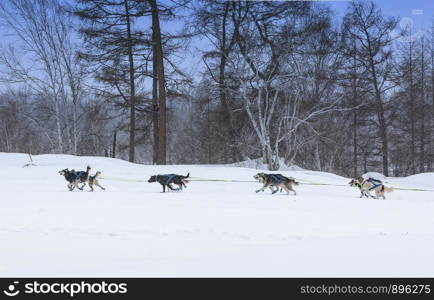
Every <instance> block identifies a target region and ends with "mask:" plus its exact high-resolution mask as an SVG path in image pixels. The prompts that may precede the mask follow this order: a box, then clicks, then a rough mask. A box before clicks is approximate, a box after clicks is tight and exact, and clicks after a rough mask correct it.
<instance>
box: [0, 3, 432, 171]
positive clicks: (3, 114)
mask: <svg viewBox="0 0 434 300" xmlns="http://www.w3.org/2000/svg"><path fill="white" fill-rule="evenodd" d="M0 15H1V19H2V22H1V24H0V26H2V30H3V31H4V32H6V33H7V36H8V38H7V39H5V41H4V42H2V44H1V49H0V82H1V83H2V86H3V87H4V88H3V89H2V90H1V91H0V130H1V132H0V151H4V152H26V153H32V154H39V153H68V154H75V155H105V156H111V157H117V158H121V159H128V160H129V161H131V162H138V163H154V164H166V163H168V164H228V163H236V162H240V161H244V160H255V161H257V162H258V163H261V164H265V165H266V166H267V167H268V168H269V169H270V170H278V169H279V168H281V167H283V166H292V165H297V166H300V167H303V168H306V169H312V170H320V171H327V172H334V173H338V174H342V175H345V176H353V175H359V174H360V173H364V172H368V171H378V172H381V173H383V174H385V175H386V176H391V175H394V176H404V175H409V174H415V173H419V172H428V171H433V170H434V92H433V89H434V38H433V37H434V30H433V28H434V25H431V26H427V28H422V30H420V29H417V28H413V27H412V26H411V24H410V25H409V26H406V25H405V24H402V22H401V23H400V20H399V19H398V18H395V17H391V16H387V15H386V14H385V13H384V12H382V11H381V10H380V8H379V7H378V6H377V5H376V3H375V2H368V1H353V2H349V3H348V7H347V9H346V13H345V15H344V17H343V18H342V19H338V18H336V17H334V12H333V10H332V8H331V7H330V6H329V5H328V4H327V3H323V2H321V3H320V2H308V1H300V2H296V1H282V2H279V1H263V2H261V1H223V0H216V1H214V0H177V1H175V0H164V1H157V0H74V1H48V0H6V1H2V2H1V3H0ZM433 24H434V22H433ZM198 59H200V61H201V63H200V66H198V67H197V68H195V71H194V72H192V71H191V69H192V68H191V66H190V64H191V63H194V62H197V61H198ZM193 69H194V68H193Z"/></svg>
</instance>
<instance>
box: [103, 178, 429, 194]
mask: <svg viewBox="0 0 434 300" xmlns="http://www.w3.org/2000/svg"><path fill="white" fill-rule="evenodd" d="M101 179H104V180H111V181H123V182H148V181H147V180H145V179H127V178H119V177H107V176H101ZM188 180H189V181H199V182H200V181H202V182H207V181H209V182H250V183H259V182H258V181H256V180H236V179H212V178H201V177H190V178H189V179H188ZM298 182H299V183H300V184H302V185H325V186H345V187H350V186H348V185H346V184H331V183H318V182H312V181H309V180H298ZM392 188H393V189H394V190H402V191H414V192H434V190H429V189H419V188H400V187H392Z"/></svg>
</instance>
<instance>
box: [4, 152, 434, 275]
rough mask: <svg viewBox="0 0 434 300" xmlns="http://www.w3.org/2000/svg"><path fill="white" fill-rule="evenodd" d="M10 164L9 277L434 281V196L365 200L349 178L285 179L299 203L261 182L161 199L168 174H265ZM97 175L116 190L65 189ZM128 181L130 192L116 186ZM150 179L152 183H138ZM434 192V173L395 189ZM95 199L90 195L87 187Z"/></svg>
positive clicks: (213, 185)
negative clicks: (64, 172)
mask: <svg viewBox="0 0 434 300" xmlns="http://www.w3.org/2000/svg"><path fill="white" fill-rule="evenodd" d="M34 160H35V163H36V165H37V166H31V167H26V168H23V165H24V164H26V163H27V162H28V157H27V155H24V154H6V153H0V167H1V170H2V172H3V176H1V178H0V276H2V277H6V276H7V277H33V276H47V277H51V276H80V277H81V276H83V277H86V276H87V277H89V276H101V277H119V276H152V277H155V276H206V277H215V276H249V277H250V276H254V277H264V276H297V277H301V276H308V277H310V276H312V277H318V276H327V277H328V276H380V277H381V276H429V277H432V276H434V260H433V259H432V251H433V249H434V192H421V191H417V192H416V191H408V190H395V191H394V192H393V193H391V194H387V195H386V197H387V200H375V199H360V198H359V192H358V191H357V190H356V189H354V188H351V187H349V186H347V183H348V181H349V179H348V178H343V177H340V176H337V175H334V174H330V173H322V172H313V171H306V170H297V171H282V172H281V173H283V174H286V175H288V176H293V177H295V178H297V179H298V180H301V181H302V182H313V183H326V184H333V185H330V186H329V185H305V184H303V185H300V186H298V187H296V189H297V193H298V195H297V196H292V195H290V196H288V195H286V194H284V193H281V194H276V195H271V194H270V192H269V191H266V192H265V193H261V194H256V193H255V192H254V190H255V189H258V188H259V187H260V186H261V185H260V184H259V183H255V182H237V183H234V182H199V181H193V182H191V183H190V184H189V185H188V188H187V189H186V190H184V191H182V192H171V193H165V194H163V193H160V192H161V190H162V189H161V186H160V185H159V184H156V183H153V184H149V183H147V182H146V180H147V179H148V178H149V176H150V175H154V174H158V173H181V174H185V173H187V172H190V173H191V176H193V177H196V178H211V179H212V178H214V179H233V180H243V181H249V180H253V177H252V176H253V175H254V174H255V173H257V170H254V169H248V168H237V167H227V166H181V165H176V166H145V165H137V164H131V163H128V162H125V161H121V160H116V159H110V158H102V157H75V156H69V155H39V156H34ZM87 164H90V165H91V166H92V170H93V172H95V171H97V170H101V171H103V176H105V178H106V179H103V180H101V184H102V185H103V186H105V187H106V188H107V190H106V191H101V190H98V191H96V192H94V193H90V192H87V191H85V192H81V191H74V192H69V191H67V189H66V182H65V180H64V179H63V178H62V177H61V176H59V174H58V171H59V170H60V169H63V168H65V167H69V168H70V169H72V168H75V169H76V170H83V169H85V167H86V165H87ZM109 178H111V179H113V178H121V179H123V180H122V181H117V180H109ZM128 180H144V182H136V181H128ZM386 180H387V182H388V183H389V185H392V186H395V187H411V188H424V189H434V173H424V174H418V175H414V176H410V177H407V178H386ZM85 189H87V187H86V188H85Z"/></svg>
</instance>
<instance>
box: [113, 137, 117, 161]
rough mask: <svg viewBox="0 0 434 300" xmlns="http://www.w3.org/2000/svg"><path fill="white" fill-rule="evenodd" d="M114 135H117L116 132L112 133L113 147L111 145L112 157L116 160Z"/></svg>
mask: <svg viewBox="0 0 434 300" xmlns="http://www.w3.org/2000/svg"><path fill="white" fill-rule="evenodd" d="M116 135H117V131H116V130H115V131H114V132H113V145H112V157H113V158H116Z"/></svg>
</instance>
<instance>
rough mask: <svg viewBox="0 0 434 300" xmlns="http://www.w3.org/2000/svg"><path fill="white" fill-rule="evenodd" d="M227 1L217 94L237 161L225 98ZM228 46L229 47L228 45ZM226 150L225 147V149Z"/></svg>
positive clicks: (231, 124)
mask: <svg viewBox="0 0 434 300" xmlns="http://www.w3.org/2000/svg"><path fill="white" fill-rule="evenodd" d="M229 5H230V4H229V2H227V3H225V11H224V14H223V20H222V41H221V47H220V65H219V82H218V84H219V94H220V95H219V96H220V103H221V105H222V108H223V115H224V119H225V122H224V123H225V125H226V135H227V138H228V139H229V147H231V148H232V151H231V152H232V162H235V161H239V160H240V157H239V150H238V147H237V146H235V145H232V143H234V141H235V138H236V136H235V130H234V125H233V116H232V112H231V109H230V107H229V103H228V100H227V89H226V73H225V69H226V64H227V56H228V54H229V49H228V48H227V45H226V19H227V16H228V12H229ZM229 48H230V47H229ZM225 150H226V149H225ZM224 159H225V162H226V163H227V160H226V157H225V158H224Z"/></svg>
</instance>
